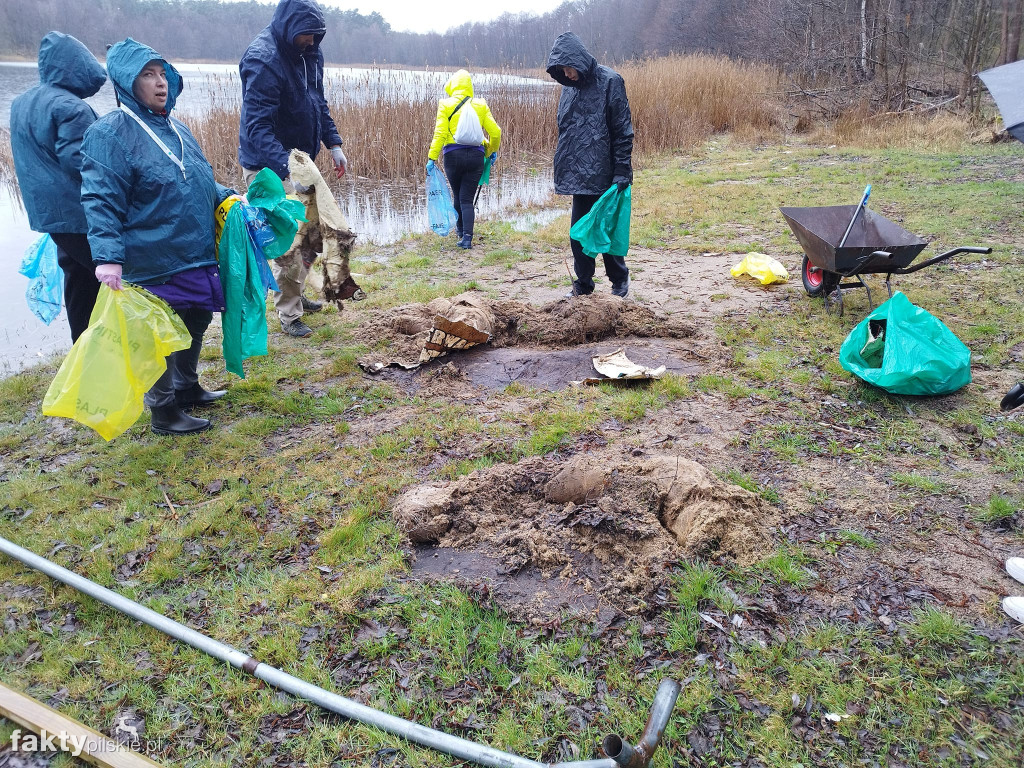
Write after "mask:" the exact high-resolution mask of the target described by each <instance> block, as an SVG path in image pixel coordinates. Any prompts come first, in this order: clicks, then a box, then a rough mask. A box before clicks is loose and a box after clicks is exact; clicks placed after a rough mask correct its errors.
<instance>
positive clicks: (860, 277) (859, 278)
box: [857, 275, 875, 312]
mask: <svg viewBox="0 0 1024 768" xmlns="http://www.w3.org/2000/svg"><path fill="white" fill-rule="evenodd" d="M857 281H858V282H859V283H860V284H861V286H862V287H863V288H864V290H865V291H867V293H868V312H870V311H871V310H873V309H874V308H875V302H874V301H872V300H871V288H869V287H868V284H867V283H866V282H864V276H863V275H857Z"/></svg>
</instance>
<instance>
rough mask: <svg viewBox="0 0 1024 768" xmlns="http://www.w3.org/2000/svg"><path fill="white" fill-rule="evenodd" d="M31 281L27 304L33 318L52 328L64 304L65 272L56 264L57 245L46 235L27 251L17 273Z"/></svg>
mask: <svg viewBox="0 0 1024 768" xmlns="http://www.w3.org/2000/svg"><path fill="white" fill-rule="evenodd" d="M18 272H20V273H21V274H23V275H24V276H25V277H27V278H28V288H27V289H26V290H25V300H26V301H27V302H28V308H29V309H30V310H32V314H33V315H35V316H36V317H38V318H39V319H40V320H42V321H43V322H44V323H46V324H47V325H49V324H50V323H52V322H53V319H54V318H55V317H56V316H57V315H59V314H60V308H61V306H62V305H63V303H64V271H63V270H62V269H61V268H60V265H59V264H58V263H57V244H56V243H55V242H53V238H52V237H50V236H49V235H43V236H42V237H40V238H39V239H38V240H36V241H35V242H34V243H32V245H30V246H29V247H28V250H27V251H25V257H24V258H23V259H22V260H21V268H20V269H19V270H18Z"/></svg>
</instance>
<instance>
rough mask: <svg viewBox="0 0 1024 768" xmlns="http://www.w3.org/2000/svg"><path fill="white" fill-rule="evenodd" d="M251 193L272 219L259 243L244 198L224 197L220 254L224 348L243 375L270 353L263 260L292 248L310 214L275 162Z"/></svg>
mask: <svg viewBox="0 0 1024 768" xmlns="http://www.w3.org/2000/svg"><path fill="white" fill-rule="evenodd" d="M247 197H248V200H249V204H250V205H251V206H252V208H258V209H260V210H261V211H262V212H263V214H264V215H265V216H266V224H265V225H264V224H261V225H260V229H259V234H260V235H261V237H260V242H259V249H258V248H257V244H256V243H255V242H254V240H253V232H252V230H251V228H250V225H249V224H248V223H247V221H246V215H245V205H244V203H241V202H240V198H234V199H232V198H228V199H227V200H225V201H224V202H223V203H221V205H220V207H219V208H218V209H217V217H216V218H217V224H218V227H217V258H218V260H219V262H220V282H221V287H222V288H223V289H224V312H223V314H222V315H221V328H222V330H223V340H222V342H221V349H222V351H223V353H224V365H225V367H226V368H227V369H228V370H229V371H231V373H234V374H236V375H238V376H241V377H242V378H243V379H244V378H245V368H244V367H243V365H242V364H243V362H244V361H245V360H246V359H247V358H250V357H258V356H262V355H265V354H267V303H266V302H267V289H266V287H265V284H264V279H263V276H262V272H261V262H262V266H263V268H264V269H265V268H266V259H265V258H264V256H266V257H267V258H272V259H276V258H279V257H280V256H282V255H284V254H285V253H287V252H288V250H289V249H290V248H291V246H292V241H293V240H294V239H295V233H296V232H298V229H299V222H302V221H305V220H306V219H305V214H306V208H305V206H304V205H303V204H302V202H301V201H299V200H292V199H290V198H288V197H287V196H286V195H285V191H284V185H283V184H281V179H280V178H278V176H277V174H276V173H274V172H273V171H272V170H270V169H269V168H264V169H263V170H261V171H260V172H259V173H257V174H256V176H255V178H253V180H252V183H251V184H250V185H249V191H248V193H247ZM250 210H251V209H250ZM271 233H272V236H270V235H271ZM275 287H276V286H275Z"/></svg>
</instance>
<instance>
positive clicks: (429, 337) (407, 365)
mask: <svg viewBox="0 0 1024 768" xmlns="http://www.w3.org/2000/svg"><path fill="white" fill-rule="evenodd" d="M428 308H429V309H432V310H434V312H435V314H434V320H433V323H432V324H431V327H430V330H429V331H427V333H426V336H425V338H424V339H423V346H422V348H421V349H420V354H419V359H418V360H416V361H415V362H414V361H412V360H391V361H389V362H380V361H378V362H373V363H366V364H364V363H363V362H362V361H361V362H360V363H359V365H360V367H362V369H363V370H364V371H366V372H367V373H379V372H380V371H382V370H384V369H385V368H389V367H392V366H395V367H398V368H404V369H405V370H407V371H411V370H413V369H414V368H419V367H420V366H421V365H423V363H429V362H430V361H431V360H434V359H435V358H438V357H443V356H444V355H446V354H448V353H449V352H453V351H457V350H463V349H471V348H472V347H475V346H477V345H479V344H486V343H487V342H488V341H490V340H491V334H492V333H493V331H494V313H493V312H492V311H491V309H490V306H489V304H488V302H487V300H486V299H481V298H479V297H476V296H472V295H470V294H461V295H459V296H456V297H455V298H453V299H451V300H448V299H434V301H432V302H430V304H429V305H428Z"/></svg>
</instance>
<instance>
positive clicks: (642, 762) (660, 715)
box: [601, 680, 680, 768]
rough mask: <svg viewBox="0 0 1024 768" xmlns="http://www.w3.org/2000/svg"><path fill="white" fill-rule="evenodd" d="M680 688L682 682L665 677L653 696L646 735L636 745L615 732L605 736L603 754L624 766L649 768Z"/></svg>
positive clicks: (628, 767)
mask: <svg viewBox="0 0 1024 768" xmlns="http://www.w3.org/2000/svg"><path fill="white" fill-rule="evenodd" d="M679 690H680V687H679V683H677V682H676V681H675V680H662V681H661V685H659V686H658V692H657V693H656V694H655V696H654V704H652V705H651V714H650V717H648V718H647V727H646V728H644V733H643V736H641V737H640V741H639V742H637V745H636V746H635V747H633V746H631V745H630V744H629V743H628V742H626V741H624V740H623V739H622V737H620V736H618V735H617V734H612V735H610V736H605V737H604V741H602V742H601V749H602V750H603V751H604V753H605V754H606V755H608V757H610V758H612V759H613V760H614V761H615V763H616V765H619V766H622V768H647V766H649V765H650V764H651V758H652V757H653V756H654V751H655V750H656V749H657V748H658V744H660V743H661V737H662V736H664V735H665V728H666V727H667V726H668V720H669V718H670V717H671V716H672V709H673V707H675V705H676V698H678V696H679Z"/></svg>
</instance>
